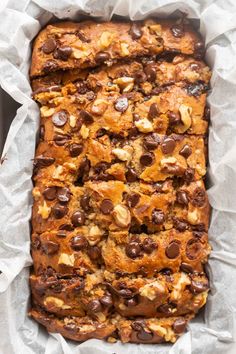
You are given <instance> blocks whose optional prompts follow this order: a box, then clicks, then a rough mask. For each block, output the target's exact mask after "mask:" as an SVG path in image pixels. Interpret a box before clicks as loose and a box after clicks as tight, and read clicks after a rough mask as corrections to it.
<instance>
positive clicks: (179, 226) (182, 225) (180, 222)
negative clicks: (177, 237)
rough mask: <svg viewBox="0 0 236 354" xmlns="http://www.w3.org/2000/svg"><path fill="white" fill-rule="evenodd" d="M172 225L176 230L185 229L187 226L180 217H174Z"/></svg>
mask: <svg viewBox="0 0 236 354" xmlns="http://www.w3.org/2000/svg"><path fill="white" fill-rule="evenodd" d="M173 221H174V226H175V228H176V229H177V230H178V231H185V230H187V228H188V224H187V223H186V222H185V221H184V220H181V219H178V218H174V220H173Z"/></svg>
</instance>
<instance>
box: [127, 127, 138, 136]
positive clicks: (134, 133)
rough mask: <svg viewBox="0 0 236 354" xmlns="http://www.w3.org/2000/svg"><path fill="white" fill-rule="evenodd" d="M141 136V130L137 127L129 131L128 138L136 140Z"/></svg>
mask: <svg viewBox="0 0 236 354" xmlns="http://www.w3.org/2000/svg"><path fill="white" fill-rule="evenodd" d="M137 135H139V130H138V129H137V128H136V127H133V128H130V129H128V136H129V138H130V139H132V138H135V137H136V136H137Z"/></svg>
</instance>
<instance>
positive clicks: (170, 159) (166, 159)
mask: <svg viewBox="0 0 236 354" xmlns="http://www.w3.org/2000/svg"><path fill="white" fill-rule="evenodd" d="M176 162H177V160H176V158H175V157H173V156H169V157H164V158H163V159H162V160H161V161H160V165H161V166H162V167H165V166H166V165H174V164H175V163H176Z"/></svg>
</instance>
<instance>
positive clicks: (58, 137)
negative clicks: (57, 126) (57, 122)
mask: <svg viewBox="0 0 236 354" xmlns="http://www.w3.org/2000/svg"><path fill="white" fill-rule="evenodd" d="M68 140H69V136H68V135H65V134H59V133H57V134H55V135H54V137H53V141H55V144H57V145H58V146H63V145H65V144H66V143H67V141H68Z"/></svg>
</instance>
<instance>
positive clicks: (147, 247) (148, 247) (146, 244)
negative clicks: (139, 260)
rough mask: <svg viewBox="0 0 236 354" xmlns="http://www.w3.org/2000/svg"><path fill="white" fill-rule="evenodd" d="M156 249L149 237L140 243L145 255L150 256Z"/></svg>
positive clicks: (154, 243)
mask: <svg viewBox="0 0 236 354" xmlns="http://www.w3.org/2000/svg"><path fill="white" fill-rule="evenodd" d="M156 248H157V244H156V242H154V241H153V240H152V238H151V237H146V238H145V239H144V240H143V243H142V249H143V251H144V252H145V253H147V254H151V253H152V252H153V251H154V250H155V249H156Z"/></svg>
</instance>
